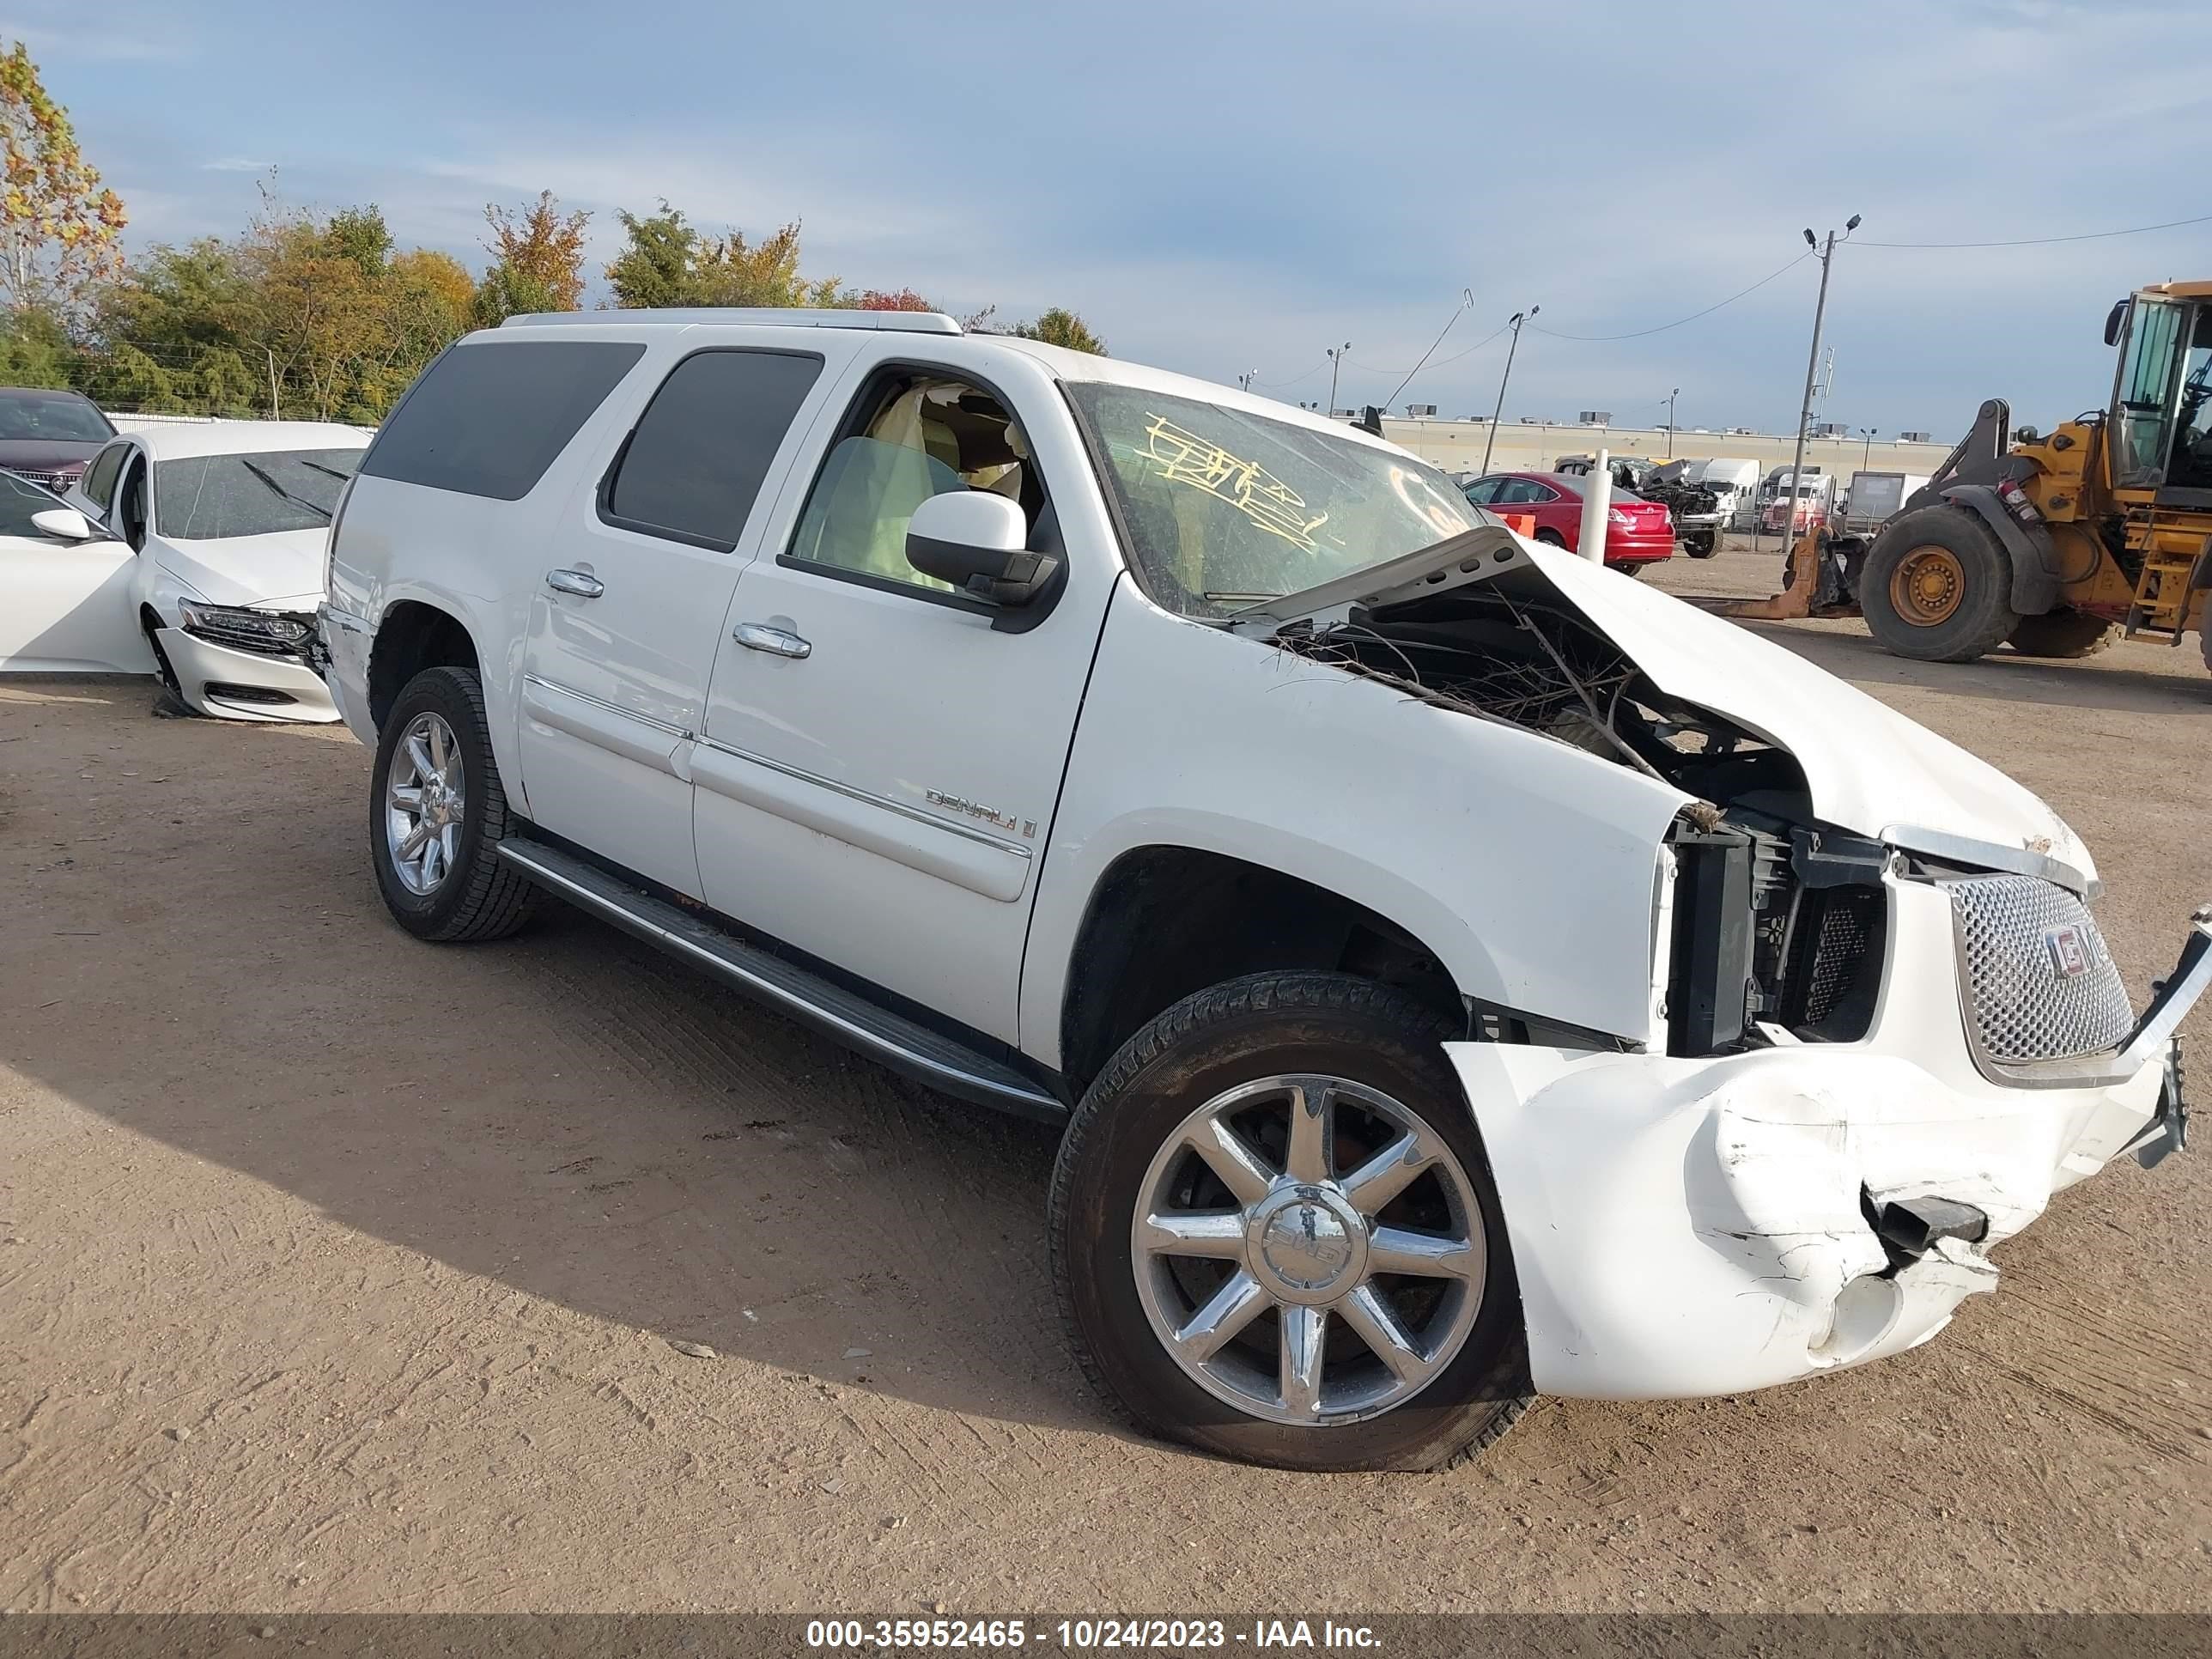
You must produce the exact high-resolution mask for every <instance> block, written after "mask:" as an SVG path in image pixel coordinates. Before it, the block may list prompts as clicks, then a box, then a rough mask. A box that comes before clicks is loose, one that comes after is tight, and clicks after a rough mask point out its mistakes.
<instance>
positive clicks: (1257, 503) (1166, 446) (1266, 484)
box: [1145, 415, 1328, 553]
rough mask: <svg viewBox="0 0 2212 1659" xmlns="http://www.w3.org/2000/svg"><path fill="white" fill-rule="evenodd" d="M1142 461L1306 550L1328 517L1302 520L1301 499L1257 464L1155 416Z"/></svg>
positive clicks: (1149, 426)
mask: <svg viewBox="0 0 2212 1659" xmlns="http://www.w3.org/2000/svg"><path fill="white" fill-rule="evenodd" d="M1145 436H1146V439H1147V441H1148V442H1147V445H1146V452H1145V458H1146V459H1147V460H1149V461H1150V462H1152V465H1153V467H1154V468H1155V469H1156V470H1157V471H1158V473H1159V475H1160V477H1163V478H1165V479H1167V480H1168V481H1169V482H1170V483H1182V484H1189V485H1191V486H1192V487H1193V488H1194V489H1202V490H1204V491H1205V492H1206V494H1207V495H1212V496H1213V497H1215V498H1216V499H1217V500H1219V501H1226V502H1228V503H1229V505H1230V506H1231V507H1235V508H1236V509H1237V511H1238V512H1239V513H1243V515H1244V516H1245V517H1246V518H1248V519H1249V520H1251V521H1252V522H1253V523H1254V524H1255V525H1257V526H1260V528H1261V529H1262V530H1264V531H1266V532H1267V533H1268V534H1269V535H1271V536H1280V537H1281V538H1283V539H1284V540H1285V541H1286V542H1288V543H1290V544H1291V545H1292V546H1294V547H1297V548H1299V549H1301V550H1304V551H1305V552H1308V553H1310V552H1312V551H1313V550H1314V537H1313V532H1315V531H1316V530H1318V529H1320V528H1321V527H1322V525H1324V524H1326V523H1328V513H1318V514H1316V515H1315V516H1314V517H1312V518H1308V517H1307V516H1306V503H1305V498H1304V496H1302V495H1299V494H1298V493H1297V491H1296V490H1294V489H1291V487H1290V486H1289V485H1288V484H1286V483H1284V482H1283V481H1282V480H1281V479H1280V478H1278V477H1276V476H1275V475H1274V474H1273V473H1272V472H1270V471H1267V468H1266V467H1264V466H1261V465H1259V463H1257V462H1256V461H1248V460H1244V459H1241V458H1239V457H1237V456H1235V455H1232V454H1231V453H1229V452H1228V451H1227V450H1225V449H1224V448H1223V447H1221V446H1220V445H1219V444H1217V443H1215V442H1213V441H1212V440H1211V439H1207V438H1202V437H1200V436H1199V435H1198V434H1197V433H1195V432H1192V431H1190V430H1188V428H1184V427H1180V426H1177V425H1176V423H1175V422H1173V421H1170V420H1169V419H1168V418H1167V416H1164V415H1155V416H1152V422H1151V424H1149V425H1148V426H1146V428H1145Z"/></svg>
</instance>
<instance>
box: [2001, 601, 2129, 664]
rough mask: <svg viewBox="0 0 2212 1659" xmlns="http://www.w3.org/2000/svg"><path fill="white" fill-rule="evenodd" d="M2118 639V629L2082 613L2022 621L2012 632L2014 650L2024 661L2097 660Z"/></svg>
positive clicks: (2103, 620)
mask: <svg viewBox="0 0 2212 1659" xmlns="http://www.w3.org/2000/svg"><path fill="white" fill-rule="evenodd" d="M2118 637H2119V627H2118V624H2117V623H2109V622H2106V620H2105V619H2104V618H2103V617H2092V616H2090V615H2088V614H2087V612H2085V611H2051V613H2050V614H2049V615H2048V616H2043V617H2021V619H2020V626H2019V627H2017V628H2015V629H2013V630H2012V639H2011V641H2010V643H2011V646H2012V648H2013V649H2014V650H2015V651H2017V652H2018V653H2020V654H2021V656H2023V657H2057V658H2062V659H2063V658H2074V657H2093V656H2095V655H2096V654H2097V653H2099V652H2100V651H2102V650H2104V649H2105V648H2106V647H2108V646H2109V645H2111V644H2112V641H2114V640H2116V639H2118Z"/></svg>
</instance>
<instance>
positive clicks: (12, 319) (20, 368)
mask: <svg viewBox="0 0 2212 1659" xmlns="http://www.w3.org/2000/svg"><path fill="white" fill-rule="evenodd" d="M81 373H82V362H81V360H80V357H79V354H78V352H77V349H76V344H75V343H74V342H73V341H71V340H70V337H69V334H68V331H66V330H64V328H63V327H62V325H61V323H60V321H59V320H58V319H57V318H55V317H54V316H53V314H52V313H50V312H46V311H40V310H35V309H34V310H27V311H16V312H9V313H0V384H4V385H7V386H74V385H75V384H76V380H77V379H78V377H79V375H80V374H81Z"/></svg>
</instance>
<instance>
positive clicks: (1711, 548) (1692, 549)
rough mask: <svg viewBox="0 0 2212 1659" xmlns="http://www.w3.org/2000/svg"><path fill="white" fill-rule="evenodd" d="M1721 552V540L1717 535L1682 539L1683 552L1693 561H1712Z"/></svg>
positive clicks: (1693, 536) (1691, 536)
mask: <svg viewBox="0 0 2212 1659" xmlns="http://www.w3.org/2000/svg"><path fill="white" fill-rule="evenodd" d="M1720 550H1721V538H1720V537H1719V535H1718V534H1717V533H1715V534H1712V535H1690V536H1685V537H1684V538H1682V551H1684V552H1685V553H1686V554H1688V555H1689V556H1691V557H1692V558H1693V559H1710V558H1711V557H1712V556H1713V555H1714V554H1716V553H1717V552H1719V551H1720Z"/></svg>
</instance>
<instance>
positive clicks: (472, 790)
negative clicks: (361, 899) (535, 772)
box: [368, 668, 538, 943]
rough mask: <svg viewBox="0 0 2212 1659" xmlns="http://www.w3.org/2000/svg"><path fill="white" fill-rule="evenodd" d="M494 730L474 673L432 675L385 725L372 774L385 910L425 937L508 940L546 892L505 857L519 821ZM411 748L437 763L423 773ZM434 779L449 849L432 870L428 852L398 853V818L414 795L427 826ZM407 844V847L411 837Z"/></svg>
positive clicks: (375, 845)
mask: <svg viewBox="0 0 2212 1659" xmlns="http://www.w3.org/2000/svg"><path fill="white" fill-rule="evenodd" d="M441 733H442V736H441V735H440V734H441ZM410 744H413V745H415V746H417V747H419V748H421V749H422V751H423V754H424V755H427V756H429V757H430V758H431V759H432V760H433V761H434V762H435V764H431V765H428V766H425V765H423V764H422V757H418V756H416V755H414V754H413V753H411V752H409V751H410ZM433 751H435V753H434V752H433ZM395 773H397V774H398V777H395ZM426 774H435V775H437V776H438V778H439V779H441V781H440V782H439V783H437V784H436V785H435V786H433V787H432V789H431V792H430V793H433V794H434V795H435V797H436V799H435V800H434V801H432V802H430V803H428V805H429V807H430V816H431V817H432V818H434V819H435V820H437V823H436V826H435V829H433V830H431V831H430V832H429V834H428V839H435V840H437V841H438V842H440V847H441V850H440V851H439V852H438V853H437V854H435V855H434V856H433V858H432V861H431V862H429V863H428V864H426V863H424V862H423V861H422V860H423V854H422V852H421V851H420V850H416V851H415V852H414V853H412V854H411V855H410V854H409V853H408V852H406V851H405V850H403V851H402V853H401V854H400V855H398V856H397V857H395V855H394V852H393V846H394V842H393V834H394V819H395V817H398V818H401V819H403V820H404V819H405V818H407V817H408V816H409V811H410V809H408V808H405V807H402V806H399V805H398V801H399V800H401V799H404V798H405V797H407V796H408V795H409V794H410V793H411V794H412V797H413V800H414V805H413V807H412V809H411V810H412V813H413V817H414V820H415V822H416V823H422V822H424V816H423V815H424V807H425V805H426V803H425V800H424V795H425V788H424V784H423V781H422V779H423V777H424V775H426ZM444 780H451V782H450V783H448V782H446V781H444ZM454 785H457V786H458V787H453V786H454ZM510 823H511V820H510V818H509V816H508V813H507V792H506V790H505V789H504V788H503V787H501V783H500V778H499V763H498V762H497V761H496V760H495V758H494V757H493V756H492V751H491V739H490V738H489V726H488V725H487V723H486V721H485V720H484V706H483V688H482V687H480V686H479V685H478V684H477V677H476V676H475V675H474V674H473V673H471V672H470V671H468V670H466V669H465V668H426V669H424V670H423V671H422V672H421V673H419V674H417V675H416V677H415V678H413V679H411V680H410V681H409V682H408V683H407V684H406V686H405V688H404V690H402V691H401V692H400V693H399V696H398V700H397V701H395V702H393V703H392V710H391V712H390V713H389V714H386V716H385V718H384V729H383V731H382V732H380V734H379V740H378V743H377V745H376V765H375V767H374V769H373V770H372V771H371V773H370V787H369V804H368V848H369V862H370V864H371V866H373V867H374V869H375V872H376V885H377V890H378V891H380V893H382V894H383V896H384V904H385V908H386V909H388V910H390V911H391V912H392V920H393V921H397V922H398V924H399V925H400V926H401V927H404V928H405V929H406V930H407V931H408V932H409V933H412V934H414V935H415V937H416V938H417V939H429V940H433V941H435V942H440V943H443V942H446V941H449V940H459V939H503V938H505V937H506V936H507V934H509V933H513V932H514V931H515V930H516V929H517V928H519V927H521V926H522V925H523V924H524V923H525V922H526V921H529V919H530V913H531V910H532V906H533V903H534V902H535V900H536V898H537V894H538V890H537V889H536V888H534V887H532V885H531V884H530V883H529V882H528V881H527V880H526V879H525V878H524V877H523V876H522V875H521V874H520V872H518V871H517V870H516V869H515V868H514V866H513V865H511V864H508V863H507V861H506V860H503V859H501V857H500V856H499V844H500V842H501V841H503V840H505V839H506V838H507V833H508V829H509V826H510ZM403 827H404V826H403ZM447 829H450V831H451V833H450V834H447V833H444V832H445V831H447ZM447 843H450V846H451V852H450V854H447V853H446V852H444V851H443V850H442V849H443V848H444V847H445V846H446V845H447ZM398 844H399V846H400V847H401V848H403V849H405V848H407V845H408V837H407V836H405V835H404V834H403V835H402V837H401V840H400V842H399V843H398ZM418 848H419V844H418Z"/></svg>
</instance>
